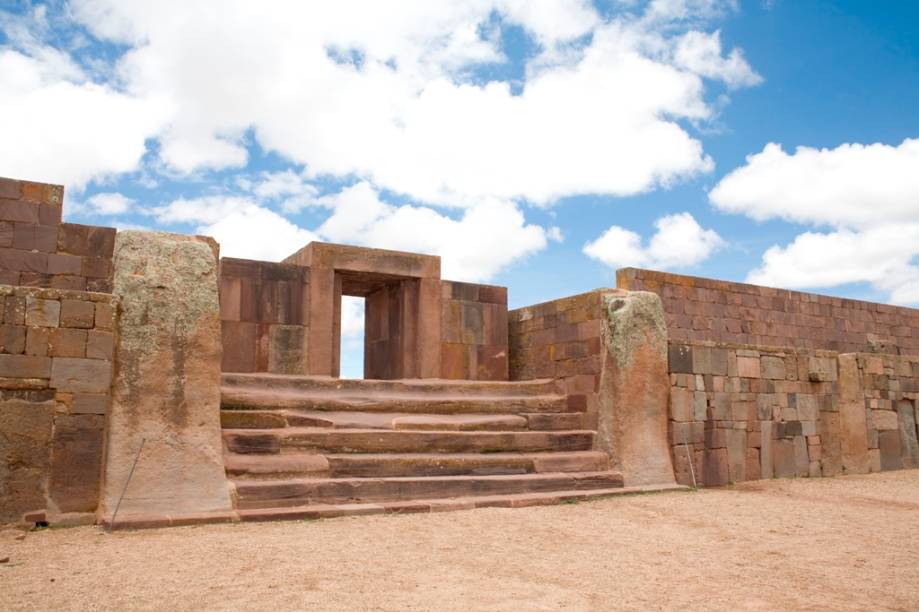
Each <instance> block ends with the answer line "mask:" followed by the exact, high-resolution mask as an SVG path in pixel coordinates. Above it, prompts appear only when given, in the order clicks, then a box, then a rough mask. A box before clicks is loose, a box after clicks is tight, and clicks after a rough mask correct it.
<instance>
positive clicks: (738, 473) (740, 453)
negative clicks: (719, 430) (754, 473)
mask: <svg viewBox="0 0 919 612" xmlns="http://www.w3.org/2000/svg"><path fill="white" fill-rule="evenodd" d="M725 431H726V432H727V449H728V470H729V479H730V481H731V482H742V481H744V480H746V479H747V432H746V431H744V430H740V429H728V430H725Z"/></svg>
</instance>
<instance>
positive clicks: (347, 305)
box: [341, 295, 364, 349]
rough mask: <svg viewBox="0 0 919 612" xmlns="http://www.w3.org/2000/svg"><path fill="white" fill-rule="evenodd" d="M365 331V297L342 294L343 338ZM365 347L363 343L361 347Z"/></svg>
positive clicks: (353, 336)
mask: <svg viewBox="0 0 919 612" xmlns="http://www.w3.org/2000/svg"><path fill="white" fill-rule="evenodd" d="M363 333H364V298H359V297H352V296H350V295H343V296H341V337H342V339H343V340H348V339H353V338H357V337H359V336H360V335H361V334H363ZM360 348H361V349H363V345H362V346H361V347H360Z"/></svg>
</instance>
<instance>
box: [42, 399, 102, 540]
mask: <svg viewBox="0 0 919 612" xmlns="http://www.w3.org/2000/svg"><path fill="white" fill-rule="evenodd" d="M104 429H105V418H104V417H102V416H100V415H95V414H76V415H59V416H58V417H57V418H56V419H55V420H54V435H53V438H52V443H51V474H50V477H49V479H48V512H49V518H50V519H51V520H52V522H53V514H55V513H64V512H93V511H95V509H96V505H97V504H98V501H99V478H100V476H101V475H102V473H101V469H102V438H103V432H104Z"/></svg>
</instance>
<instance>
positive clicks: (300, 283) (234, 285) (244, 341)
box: [220, 257, 310, 374]
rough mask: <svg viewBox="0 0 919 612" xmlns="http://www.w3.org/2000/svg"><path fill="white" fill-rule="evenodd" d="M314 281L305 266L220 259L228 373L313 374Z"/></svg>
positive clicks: (224, 360)
mask: <svg viewBox="0 0 919 612" xmlns="http://www.w3.org/2000/svg"><path fill="white" fill-rule="evenodd" d="M309 282H310V270H309V268H305V267H303V266H296V265H291V264H280V263H273V262H267V261H251V260H247V259H233V258H228V257H224V258H223V259H221V260H220V318H221V328H222V336H223V371H224V372H273V373H277V374H305V373H307V353H308V352H307V342H308V333H307V332H308V329H309V301H310V295H309Z"/></svg>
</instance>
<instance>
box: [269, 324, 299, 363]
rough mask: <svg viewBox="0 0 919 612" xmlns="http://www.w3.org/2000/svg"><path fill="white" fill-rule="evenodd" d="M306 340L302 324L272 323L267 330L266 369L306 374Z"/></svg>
mask: <svg viewBox="0 0 919 612" xmlns="http://www.w3.org/2000/svg"><path fill="white" fill-rule="evenodd" d="M306 342H307V338H306V328H305V327H303V326H302V325H272V326H271V327H270V328H269V331H268V371H269V372H273V373H275V374H300V375H303V374H306V373H307V370H306V354H307V346H306Z"/></svg>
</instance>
